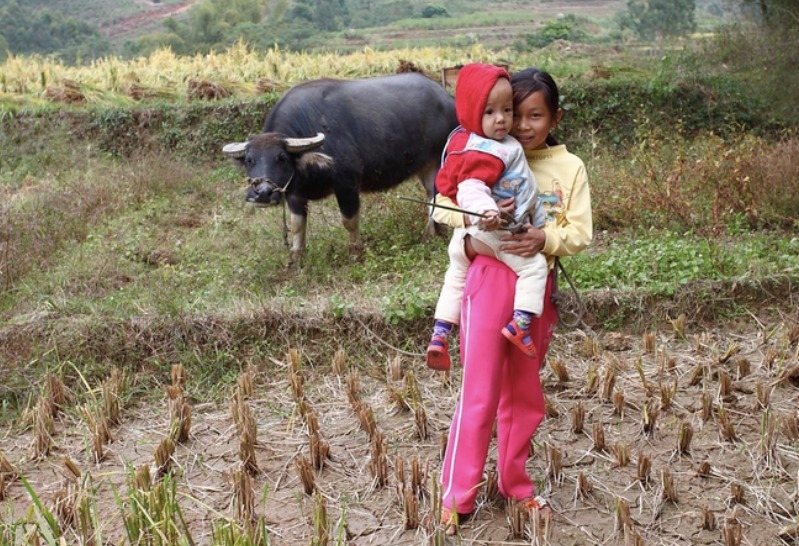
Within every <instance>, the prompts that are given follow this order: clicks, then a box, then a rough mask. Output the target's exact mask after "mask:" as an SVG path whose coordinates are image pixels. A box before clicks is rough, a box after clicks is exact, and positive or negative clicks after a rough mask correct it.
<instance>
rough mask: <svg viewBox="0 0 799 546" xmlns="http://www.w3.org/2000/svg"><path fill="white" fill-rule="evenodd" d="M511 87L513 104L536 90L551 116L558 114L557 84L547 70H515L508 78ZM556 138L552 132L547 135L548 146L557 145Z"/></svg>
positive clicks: (558, 95)
mask: <svg viewBox="0 0 799 546" xmlns="http://www.w3.org/2000/svg"><path fill="white" fill-rule="evenodd" d="M510 84H511V87H513V104H514V105H516V104H520V103H521V102H522V101H523V100H525V99H526V98H527V97H529V96H530V95H532V94H533V93H535V92H537V91H541V93H543V95H544V102H546V105H547V108H548V109H549V112H550V113H551V114H552V116H553V117H555V116H557V115H558V108H560V94H559V93H558V86H557V84H556V83H555V80H553V79H552V76H550V75H549V73H548V72H544V71H543V70H539V69H537V68H526V69H524V70H522V71H521V72H516V73H515V74H514V75H513V76H511V79H510ZM557 143H558V141H557V139H556V138H555V137H554V136H552V134H549V135H547V144H548V145H550V146H555V145H557Z"/></svg>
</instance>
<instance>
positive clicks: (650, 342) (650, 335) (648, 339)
mask: <svg viewBox="0 0 799 546" xmlns="http://www.w3.org/2000/svg"><path fill="white" fill-rule="evenodd" d="M656 339H657V338H656V336H655V333H654V332H647V333H645V334H644V354H648V355H652V354H655V348H656V346H657V344H656Z"/></svg>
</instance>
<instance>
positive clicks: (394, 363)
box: [388, 355, 405, 381]
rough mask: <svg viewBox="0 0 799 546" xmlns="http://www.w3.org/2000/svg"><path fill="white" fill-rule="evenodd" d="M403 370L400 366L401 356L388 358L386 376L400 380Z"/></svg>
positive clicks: (393, 379)
mask: <svg viewBox="0 0 799 546" xmlns="http://www.w3.org/2000/svg"><path fill="white" fill-rule="evenodd" d="M404 374H405V372H404V370H403V368H402V356H400V355H395V356H394V357H393V358H391V359H389V360H388V377H389V378H391V380H392V381H402V379H403V376H404Z"/></svg>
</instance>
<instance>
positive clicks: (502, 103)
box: [427, 63, 548, 370]
mask: <svg viewBox="0 0 799 546" xmlns="http://www.w3.org/2000/svg"><path fill="white" fill-rule="evenodd" d="M455 109H456V112H457V116H458V122H459V123H460V126H459V127H457V128H456V129H455V130H454V131H453V132H452V134H450V137H449V139H448V141H447V145H446V147H445V149H444V160H443V164H442V167H441V170H440V171H439V172H438V175H437V177H436V189H437V190H438V192H439V194H441V195H444V196H446V197H449V198H451V199H453V200H454V201H455V202H456V203H457V205H458V207H460V208H461V209H464V210H468V211H470V212H475V213H478V214H482V215H485V217H484V218H481V219H480V220H478V221H477V222H476V223H473V224H472V225H471V226H468V227H464V228H456V229H455V231H454V233H453V235H452V240H451V241H450V245H449V257H450V264H449V268H448V269H447V273H446V275H445V277H444V286H443V287H442V289H441V295H440V296H439V300H438V305H437V306H436V313H435V319H436V321H435V325H434V327H433V336H432V339H431V340H430V344H429V345H428V347H427V365H428V366H429V367H430V368H432V369H435V370H448V369H449V368H450V358H449V334H450V333H451V331H452V325H453V324H457V323H458V322H459V320H460V313H461V299H462V296H463V288H464V285H465V282H466V273H467V270H468V269H469V265H470V260H469V259H468V258H467V256H466V252H465V249H464V238H465V237H466V236H467V235H469V236H471V237H474V238H476V239H478V240H480V241H481V242H483V243H486V244H487V245H489V246H490V247H491V249H492V250H493V251H494V253H495V254H496V257H497V259H499V260H501V261H502V262H504V263H505V264H506V265H508V266H509V267H510V268H511V269H512V270H513V271H514V272H515V273H516V274H517V276H518V281H517V283H516V291H515V294H516V296H515V300H514V311H513V317H512V318H511V317H509V319H510V320H509V322H508V324H507V325H506V326H505V327H504V328H503V329H502V334H503V335H504V336H505V337H506V338H507V339H508V340H509V341H510V342H511V343H513V344H514V345H515V346H517V347H518V348H519V349H520V350H521V351H522V352H523V353H524V354H525V355H527V356H529V357H531V358H535V356H536V348H535V345H534V344H533V342H532V340H531V339H530V335H529V326H530V321H531V320H532V318H533V317H535V316H539V315H540V314H541V310H542V308H543V298H544V291H545V289H546V280H547V274H548V269H547V263H546V259H545V258H544V256H542V255H541V254H536V255H535V256H533V257H530V258H525V257H521V256H518V255H515V254H509V253H507V252H503V251H502V250H501V248H500V247H501V245H502V241H501V240H500V237H501V236H502V235H503V234H504V233H506V232H503V231H500V228H501V227H502V226H503V222H502V220H501V218H500V210H499V207H498V206H497V201H500V200H503V199H508V198H510V197H513V198H514V200H515V201H514V204H515V207H514V212H513V219H514V221H515V223H518V224H523V223H532V224H533V225H534V226H536V227H542V226H543V225H544V221H545V213H544V209H543V207H542V206H541V203H540V202H539V196H538V187H537V185H536V182H535V178H534V176H533V173H532V171H530V167H529V166H528V164H527V159H526V158H525V155H524V150H523V149H522V146H521V145H520V144H519V142H518V141H517V140H516V139H514V138H513V137H512V136H510V135H509V133H510V130H511V128H512V126H513V91H512V89H511V85H510V76H509V75H508V72H507V71H506V70H504V69H502V68H499V67H496V66H492V65H487V64H480V63H473V64H468V65H466V66H464V67H463V68H462V69H461V71H460V73H459V74H458V81H457V83H456V85H455ZM472 218H474V219H477V218H478V217H474V216H473V217H472Z"/></svg>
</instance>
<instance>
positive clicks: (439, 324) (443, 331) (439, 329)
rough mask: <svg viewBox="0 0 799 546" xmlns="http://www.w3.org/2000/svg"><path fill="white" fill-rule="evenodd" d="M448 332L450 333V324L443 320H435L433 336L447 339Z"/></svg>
mask: <svg viewBox="0 0 799 546" xmlns="http://www.w3.org/2000/svg"><path fill="white" fill-rule="evenodd" d="M450 332H452V324H450V323H449V322H447V321H445V320H436V323H435V324H434V325H433V335H434V336H441V337H443V338H444V339H447V338H448V337H449V334H450Z"/></svg>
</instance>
